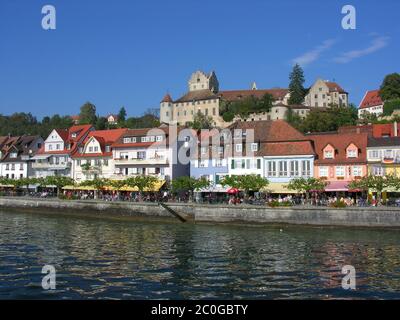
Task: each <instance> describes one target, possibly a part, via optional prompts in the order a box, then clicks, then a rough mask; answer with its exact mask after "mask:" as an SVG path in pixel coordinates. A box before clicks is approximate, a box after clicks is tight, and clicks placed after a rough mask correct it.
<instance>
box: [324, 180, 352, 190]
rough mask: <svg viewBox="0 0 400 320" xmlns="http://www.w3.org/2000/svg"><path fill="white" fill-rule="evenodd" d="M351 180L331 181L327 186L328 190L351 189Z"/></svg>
mask: <svg viewBox="0 0 400 320" xmlns="http://www.w3.org/2000/svg"><path fill="white" fill-rule="evenodd" d="M348 185H349V181H331V182H329V184H328V185H327V186H326V187H325V191H326V192H338V191H349V187H348Z"/></svg>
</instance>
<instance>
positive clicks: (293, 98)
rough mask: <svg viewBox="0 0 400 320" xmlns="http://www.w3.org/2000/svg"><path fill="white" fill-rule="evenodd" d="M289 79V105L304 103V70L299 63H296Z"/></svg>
mask: <svg viewBox="0 0 400 320" xmlns="http://www.w3.org/2000/svg"><path fill="white" fill-rule="evenodd" d="M289 79H290V83H289V93H290V98H289V101H288V103H289V105H296V104H302V103H303V101H304V97H305V94H306V90H305V89H304V81H305V79H304V72H303V69H302V68H301V67H300V65H299V64H297V63H296V64H295V65H294V66H293V70H292V72H291V73H290V75H289Z"/></svg>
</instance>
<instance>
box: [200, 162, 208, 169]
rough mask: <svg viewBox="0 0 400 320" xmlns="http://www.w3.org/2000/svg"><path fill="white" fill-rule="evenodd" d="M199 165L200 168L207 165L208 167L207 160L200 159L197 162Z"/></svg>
mask: <svg viewBox="0 0 400 320" xmlns="http://www.w3.org/2000/svg"><path fill="white" fill-rule="evenodd" d="M199 167H200V168H207V167H208V162H207V160H200V162H199Z"/></svg>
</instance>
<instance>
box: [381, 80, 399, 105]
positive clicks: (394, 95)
mask: <svg viewBox="0 0 400 320" xmlns="http://www.w3.org/2000/svg"><path fill="white" fill-rule="evenodd" d="M379 92H380V96H381V98H382V100H383V101H385V102H386V101H389V100H393V99H400V74H399V73H391V74H388V75H387V76H386V77H385V79H384V80H383V82H382V85H381V87H380V91H379Z"/></svg>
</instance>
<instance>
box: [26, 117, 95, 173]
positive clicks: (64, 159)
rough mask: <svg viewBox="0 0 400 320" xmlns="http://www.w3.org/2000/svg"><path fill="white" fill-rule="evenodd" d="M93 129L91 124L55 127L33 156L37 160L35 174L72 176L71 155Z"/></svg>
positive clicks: (34, 165) (34, 166)
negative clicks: (62, 127) (66, 127)
mask: <svg viewBox="0 0 400 320" xmlns="http://www.w3.org/2000/svg"><path fill="white" fill-rule="evenodd" d="M93 130H94V128H93V127H92V126H91V125H80V126H72V127H71V128H69V129H54V130H53V131H52V132H51V133H50V135H49V136H48V137H47V139H46V140H45V141H44V145H43V146H42V148H41V149H40V150H39V151H38V152H37V154H36V155H35V156H34V157H33V160H35V162H34V163H33V164H32V167H33V169H34V170H35V176H36V177H37V178H45V177H47V176H57V175H60V176H66V177H71V174H72V173H71V166H72V158H71V156H72V155H73V154H74V153H75V152H76V151H77V150H78V147H79V146H80V145H81V144H82V142H83V140H84V139H85V138H86V137H87V135H88V134H89V133H90V132H91V131H93Z"/></svg>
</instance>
